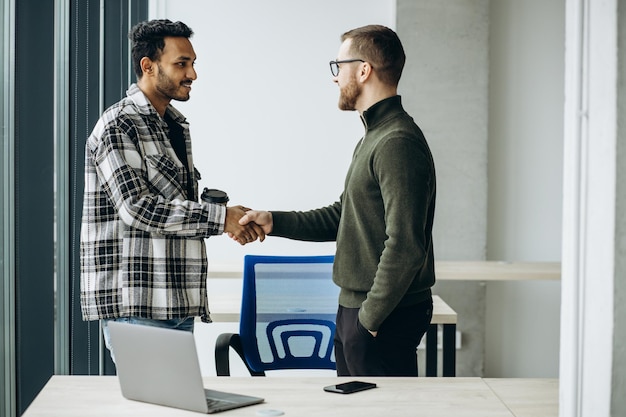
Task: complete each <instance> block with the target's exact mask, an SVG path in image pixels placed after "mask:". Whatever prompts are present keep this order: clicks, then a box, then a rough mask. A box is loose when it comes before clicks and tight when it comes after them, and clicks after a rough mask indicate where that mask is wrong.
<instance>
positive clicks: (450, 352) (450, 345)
mask: <svg viewBox="0 0 626 417" xmlns="http://www.w3.org/2000/svg"><path fill="white" fill-rule="evenodd" d="M443 376H456V324H444V325H443Z"/></svg>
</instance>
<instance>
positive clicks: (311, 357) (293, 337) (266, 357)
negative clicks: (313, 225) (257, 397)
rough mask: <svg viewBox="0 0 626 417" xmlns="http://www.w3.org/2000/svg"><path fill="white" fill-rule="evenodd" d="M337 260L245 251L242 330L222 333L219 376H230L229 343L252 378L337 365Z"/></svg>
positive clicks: (217, 358) (217, 355)
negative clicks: (282, 370) (250, 253)
mask: <svg viewBox="0 0 626 417" xmlns="http://www.w3.org/2000/svg"><path fill="white" fill-rule="evenodd" d="M333 260H334V256H332V255H330V256H258V255H246V256H245V257H244V270H243V294H242V302H241V317H240V321H239V333H238V334H237V333H223V334H220V335H219V336H218V338H217V341H216V343H215V366H216V371H217V375H218V376H228V375H230V363H229V348H231V347H232V348H233V349H234V350H235V351H236V352H237V353H238V354H239V356H240V357H241V359H242V360H243V362H244V364H245V365H246V367H247V368H248V371H249V372H250V374H251V375H253V376H265V371H270V370H278V369H331V370H334V369H336V365H335V357H334V349H333V337H334V335H335V317H336V314H337V305H338V300H337V299H338V296H339V288H338V287H337V286H336V285H335V284H334V283H333V281H332V266H333Z"/></svg>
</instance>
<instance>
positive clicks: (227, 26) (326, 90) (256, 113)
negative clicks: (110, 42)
mask: <svg viewBox="0 0 626 417" xmlns="http://www.w3.org/2000/svg"><path fill="white" fill-rule="evenodd" d="M150 15H151V16H150V17H151V18H161V17H167V18H169V19H170V20H181V21H183V22H185V23H186V24H188V25H189V26H190V27H191V28H192V29H193V30H194V32H195V34H194V36H193V38H192V43H193V46H194V49H195V51H196V54H197V56H198V59H197V63H196V69H197V72H198V79H197V81H196V82H194V84H193V89H192V92H191V99H190V100H189V101H188V102H186V103H174V105H175V106H176V107H177V108H178V109H180V110H181V111H182V112H183V113H184V114H185V115H186V116H187V118H188V120H189V121H190V123H191V134H192V138H193V146H194V149H193V152H194V156H195V164H196V165H197V167H198V169H199V170H200V172H201V173H202V181H201V182H200V186H201V187H209V188H220V189H223V190H225V191H227V192H228V194H229V195H230V198H231V203H233V204H243V205H247V206H248V207H252V208H258V209H268V210H270V209H273V210H292V209H293V210H306V209H311V208H317V207H322V206H326V205H328V204H331V203H333V202H335V201H336V200H337V199H338V198H339V195H340V193H341V191H342V190H343V182H344V178H345V173H346V171H347V169H348V165H349V163H350V159H351V157H352V151H353V148H354V146H355V145H356V143H357V142H358V141H359V139H360V138H361V137H362V136H363V126H362V124H361V121H360V119H359V116H358V114H357V113H356V112H342V111H340V110H339V109H338V108H337V100H338V98H339V90H338V88H337V86H336V85H335V84H334V83H333V82H332V76H331V73H330V68H329V65H328V62H329V61H330V60H333V59H335V58H336V56H337V51H338V49H339V45H340V43H341V41H340V36H341V34H342V33H344V32H346V31H347V30H349V29H352V28H355V27H358V26H362V25H365V24H370V23H378V24H383V25H386V26H389V27H392V28H394V27H395V0H342V1H340V2H337V1H333V0H312V1H291V0H266V1H255V0H238V1H207V0H176V1H167V0H153V1H152V2H151V4H150ZM207 251H208V257H209V262H218V263H223V262H241V259H242V258H243V255H244V254H246V253H259V254H275V253H294V254H333V253H334V252H335V245H334V243H323V244H320V243H317V244H312V243H303V242H295V241H288V240H284V239H278V238H269V239H267V240H266V241H265V242H264V243H262V244H258V243H257V244H251V245H247V246H245V247H240V246H239V245H237V244H235V243H234V242H232V241H230V240H229V239H228V238H227V237H225V236H221V237H212V238H210V239H209V240H208V241H207Z"/></svg>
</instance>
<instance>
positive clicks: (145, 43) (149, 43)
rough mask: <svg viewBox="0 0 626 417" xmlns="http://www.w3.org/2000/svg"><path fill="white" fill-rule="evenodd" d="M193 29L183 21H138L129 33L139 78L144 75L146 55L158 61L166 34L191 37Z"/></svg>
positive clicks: (135, 68) (134, 63)
mask: <svg viewBox="0 0 626 417" xmlns="http://www.w3.org/2000/svg"><path fill="white" fill-rule="evenodd" d="M191 35H193V30H191V28H190V27H189V26H187V25H186V24H184V23H182V22H172V21H171V20H168V19H157V20H149V21H146V22H140V23H137V24H136V25H135V26H133V28H132V29H131V30H130V32H129V33H128V38H129V39H130V40H131V41H132V43H133V46H132V55H133V68H134V70H135V74H136V75H137V79H140V78H141V77H142V75H143V73H142V71H141V64H140V62H141V59H142V58H143V57H144V56H145V57H148V58H150V59H151V60H152V61H158V60H159V58H160V57H161V53H162V52H163V48H165V40H164V39H163V38H165V37H166V36H177V37H184V38H187V39H189V38H190V37H191Z"/></svg>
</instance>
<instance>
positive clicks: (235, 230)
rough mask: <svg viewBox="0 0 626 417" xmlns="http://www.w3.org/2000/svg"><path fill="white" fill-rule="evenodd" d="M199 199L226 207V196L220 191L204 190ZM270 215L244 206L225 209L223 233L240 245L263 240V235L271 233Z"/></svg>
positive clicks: (267, 212)
mask: <svg viewBox="0 0 626 417" xmlns="http://www.w3.org/2000/svg"><path fill="white" fill-rule="evenodd" d="M200 198H201V199H202V200H203V201H206V202H207V203H215V204H220V205H226V203H228V195H227V194H226V193H225V192H224V191H221V190H216V189H214V188H211V189H209V188H205V189H204V190H203V191H202V195H201V196H200ZM272 228H273V222H272V213H270V212H269V211H255V210H251V209H249V208H247V207H244V206H233V207H226V220H225V221H224V233H228V236H230V238H231V239H233V240H234V241H236V242H239V243H240V244H241V245H245V244H246V243H250V242H254V241H255V240H257V239H259V240H260V241H261V242H263V241H264V240H265V235H267V234H269V233H270V232H271V231H272Z"/></svg>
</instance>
